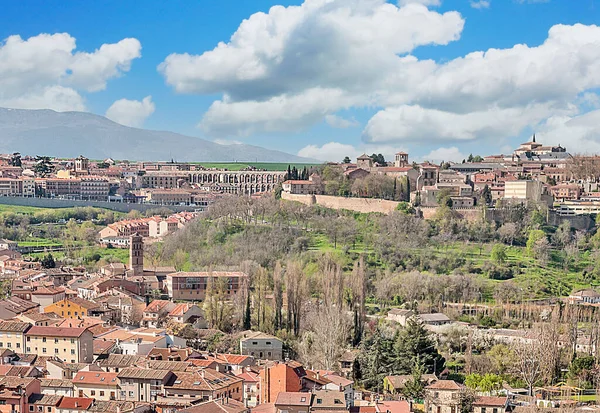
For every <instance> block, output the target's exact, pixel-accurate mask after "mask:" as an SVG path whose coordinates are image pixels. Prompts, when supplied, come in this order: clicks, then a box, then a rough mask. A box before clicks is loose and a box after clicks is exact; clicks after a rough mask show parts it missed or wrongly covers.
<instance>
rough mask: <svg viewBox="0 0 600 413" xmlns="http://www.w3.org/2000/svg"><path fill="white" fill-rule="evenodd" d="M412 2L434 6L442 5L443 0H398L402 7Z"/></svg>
mask: <svg viewBox="0 0 600 413" xmlns="http://www.w3.org/2000/svg"><path fill="white" fill-rule="evenodd" d="M411 3H416V4H422V5H423V6H434V7H437V6H441V5H442V1H441V0H398V6H400V7H402V6H406V5H407V4H411Z"/></svg>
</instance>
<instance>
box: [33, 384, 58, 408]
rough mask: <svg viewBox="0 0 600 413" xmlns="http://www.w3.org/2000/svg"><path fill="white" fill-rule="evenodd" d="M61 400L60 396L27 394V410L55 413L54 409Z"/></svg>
mask: <svg viewBox="0 0 600 413" xmlns="http://www.w3.org/2000/svg"><path fill="white" fill-rule="evenodd" d="M42 391H43V389H42ZM61 400H62V396H57V395H51V394H43V393H42V394H40V393H34V394H32V395H31V396H29V401H28V404H29V412H30V413H34V412H35V413H56V410H57V408H58V405H59V403H60V401H61Z"/></svg>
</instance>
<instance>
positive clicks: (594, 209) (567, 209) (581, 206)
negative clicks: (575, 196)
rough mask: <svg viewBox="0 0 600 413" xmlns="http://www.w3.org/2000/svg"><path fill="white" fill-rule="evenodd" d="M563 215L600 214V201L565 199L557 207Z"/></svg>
mask: <svg viewBox="0 0 600 413" xmlns="http://www.w3.org/2000/svg"><path fill="white" fill-rule="evenodd" d="M556 210H557V212H558V214H559V215H561V216H576V215H596V214H600V202H598V201H564V202H561V203H560V204H559V205H558V207H557V208H556Z"/></svg>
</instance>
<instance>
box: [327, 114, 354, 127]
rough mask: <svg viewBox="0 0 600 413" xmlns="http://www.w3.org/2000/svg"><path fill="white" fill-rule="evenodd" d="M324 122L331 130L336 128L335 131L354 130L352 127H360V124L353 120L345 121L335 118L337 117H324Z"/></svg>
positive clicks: (341, 118)
mask: <svg viewBox="0 0 600 413" xmlns="http://www.w3.org/2000/svg"><path fill="white" fill-rule="evenodd" d="M325 122H327V124H328V125H329V126H331V127H332V128H337V129H347V128H354V127H357V126H359V125H360V123H359V122H358V121H357V120H356V119H354V118H352V119H346V118H343V117H341V116H337V115H327V116H325Z"/></svg>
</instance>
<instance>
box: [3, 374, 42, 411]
mask: <svg viewBox="0 0 600 413" xmlns="http://www.w3.org/2000/svg"><path fill="white" fill-rule="evenodd" d="M0 389H1V390H0V412H1V413H28V403H29V397H31V395H33V394H36V393H38V394H39V393H41V387H40V381H39V380H38V379H36V378H32V377H14V376H5V377H2V378H0Z"/></svg>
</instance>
